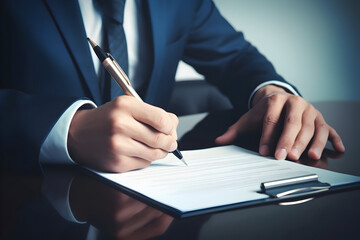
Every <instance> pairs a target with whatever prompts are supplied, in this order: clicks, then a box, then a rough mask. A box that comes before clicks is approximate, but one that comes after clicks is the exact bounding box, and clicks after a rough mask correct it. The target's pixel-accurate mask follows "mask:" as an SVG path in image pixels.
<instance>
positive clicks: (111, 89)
mask: <svg viewBox="0 0 360 240" xmlns="http://www.w3.org/2000/svg"><path fill="white" fill-rule="evenodd" d="M96 2H97V5H98V7H99V9H100V12H101V14H102V19H103V31H104V40H103V42H104V43H105V44H104V45H105V46H107V47H105V49H107V51H109V52H110V53H111V55H112V56H113V57H114V58H115V59H116V61H117V62H118V64H119V65H120V66H121V68H122V69H123V70H124V71H125V73H126V74H128V53H127V45H126V38H125V32H124V27H123V23H124V7H125V0H97V1H96ZM104 75H105V77H104V78H103V79H104V83H103V99H104V100H105V101H108V100H112V99H114V98H115V97H117V96H119V95H121V94H123V93H124V92H123V91H122V89H121V88H120V87H119V86H118V85H117V84H116V82H115V80H114V79H112V78H110V75H109V74H108V73H107V72H106V74H104Z"/></svg>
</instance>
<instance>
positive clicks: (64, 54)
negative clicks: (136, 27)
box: [0, 0, 284, 168]
mask: <svg viewBox="0 0 360 240" xmlns="http://www.w3.org/2000/svg"><path fill="white" fill-rule="evenodd" d="M3 4H4V6H1V9H2V10H1V11H2V13H1V17H2V19H1V24H2V33H3V32H5V34H4V35H3V34H2V37H1V38H3V39H2V40H5V42H4V43H2V44H1V53H2V61H3V62H2V64H1V79H0V80H1V83H0V88H1V89H0V108H1V124H0V128H1V142H0V144H1V155H2V158H3V159H8V160H7V162H8V163H10V165H11V166H15V167H16V168H18V167H27V168H38V166H39V165H38V163H37V159H38V154H39V150H40V147H41V145H42V143H43V141H44V139H45V138H46V136H47V135H48V133H49V131H50V130H51V128H52V127H53V125H54V124H55V123H56V121H57V120H58V119H59V117H60V116H61V114H62V113H63V112H64V111H65V110H66V109H67V108H68V107H69V106H70V105H71V104H72V103H73V102H74V101H76V100H77V99H79V98H88V99H91V100H93V101H94V102H95V103H96V104H98V105H101V104H102V102H101V96H100V91H99V89H98V82H97V81H98V80H97V77H96V74H95V70H94V67H93V63H92V58H91V55H90V49H89V46H88V42H87V40H86V33H85V29H84V24H83V21H82V17H81V12H80V8H79V5H78V1H77V0H69V1H62V0H31V1H28V0H16V1H12V0H8V1H5V2H4V3H3ZM143 4H144V5H145V6H146V7H145V12H144V13H143V14H145V16H146V17H147V19H148V24H149V27H150V28H151V35H152V39H150V40H151V41H152V46H153V49H152V56H153V62H152V72H151V76H150V79H148V84H147V90H146V91H145V92H144V93H143V96H142V97H143V98H144V100H145V101H146V102H147V103H150V104H153V105H156V106H160V107H165V106H166V103H167V102H168V100H169V97H170V94H171V90H172V87H173V83H174V76H175V72H176V69H177V65H178V62H179V60H183V61H185V62H187V63H188V64H190V65H191V66H193V67H194V68H195V69H196V70H197V71H198V72H199V73H201V74H203V75H204V76H205V78H206V80H207V81H209V82H210V83H212V84H214V85H215V86H218V88H219V89H220V90H221V91H222V92H223V93H224V94H225V95H227V96H228V97H229V98H230V100H231V102H232V103H233V105H234V106H235V107H237V108H246V105H247V101H248V98H249V95H250V94H251V92H252V91H253V90H254V88H255V87H256V86H258V85H259V84H260V83H262V82H264V81H268V80H279V81H284V80H283V79H282V78H281V77H280V76H279V75H278V74H277V73H276V72H275V70H274V68H273V67H272V65H271V63H270V62H269V61H268V60H266V58H265V57H264V56H262V55H261V54H260V53H259V52H258V51H257V50H256V48H255V47H253V46H252V45H251V44H249V43H248V42H247V41H246V40H245V39H244V37H243V35H242V33H239V32H236V31H235V30H234V29H233V28H232V27H231V26H230V24H229V23H228V22H227V21H226V20H225V19H224V18H223V17H222V16H221V15H220V13H219V12H218V10H217V9H216V7H215V6H214V4H213V3H212V2H211V1H210V0H172V1H168V0H147V1H146V0H144V1H143Z"/></svg>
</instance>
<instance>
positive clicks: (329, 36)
mask: <svg viewBox="0 0 360 240" xmlns="http://www.w3.org/2000/svg"><path fill="white" fill-rule="evenodd" d="M214 2H215V4H216V6H217V7H218V8H219V10H220V12H221V13H222V14H223V15H224V16H225V18H226V19H227V20H228V21H229V22H230V23H231V24H232V25H233V26H234V27H235V28H236V29H237V30H239V31H242V32H243V33H244V34H245V38H246V39H248V40H249V41H250V42H251V43H252V44H253V45H255V46H256V47H257V48H258V49H259V50H260V52H262V53H263V54H264V55H265V56H266V57H267V58H268V59H269V60H270V61H271V62H272V63H273V64H274V66H275V68H276V69H277V71H278V72H279V73H280V74H281V75H282V76H283V77H284V78H285V79H286V80H288V81H290V82H291V83H293V84H294V85H295V86H296V87H297V88H298V89H299V90H300V92H301V93H302V95H303V96H304V97H305V98H306V99H307V100H308V101H329V100H360V94H359V92H360V83H359V80H358V78H359V76H360V7H359V6H360V1H349V0H347V1H340V0H301V1H299V0H214ZM182 71H183V72H184V71H185V72H186V71H187V70H182ZM180 78H181V77H180ZM187 78H191V77H189V76H187Z"/></svg>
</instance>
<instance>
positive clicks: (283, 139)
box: [275, 98, 314, 160]
mask: <svg viewBox="0 0 360 240" xmlns="http://www.w3.org/2000/svg"><path fill="white" fill-rule="evenodd" d="M305 107H306V102H305V101H303V100H302V99H301V98H290V99H289V100H288V101H287V102H286V104H285V111H286V112H285V117H284V126H283V131H282V133H281V136H280V138H279V141H278V143H277V146H276V150H275V158H276V159H279V160H282V159H285V158H286V157H287V155H288V153H289V152H290V151H292V152H293V154H295V155H299V153H298V152H296V151H299V150H300V149H299V148H300V146H301V144H300V142H301V141H302V140H303V139H304V137H306V136H307V131H306V130H307V129H303V125H302V122H303V121H302V119H303V113H304V109H305ZM311 117H313V116H311ZM307 118H308V116H307ZM313 118H314V117H313ZM301 130H303V133H302V136H304V137H302V138H301V139H299V142H298V146H299V147H295V146H294V143H295V140H296V138H297V136H298V134H299V132H300V131H301ZM293 148H294V149H293ZM300 153H301V152H300Z"/></svg>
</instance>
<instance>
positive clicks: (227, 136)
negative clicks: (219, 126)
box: [215, 124, 238, 145]
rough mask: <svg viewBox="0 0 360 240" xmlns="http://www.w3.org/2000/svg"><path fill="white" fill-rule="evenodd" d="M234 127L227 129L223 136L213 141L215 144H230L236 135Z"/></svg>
mask: <svg viewBox="0 0 360 240" xmlns="http://www.w3.org/2000/svg"><path fill="white" fill-rule="evenodd" d="M234 125H235V124H234ZM234 125H232V126H231V127H229V128H228V130H227V131H226V132H225V133H224V134H222V135H221V136H219V137H217V138H216V139H215V143H216V144H218V145H226V144H230V143H231V142H233V141H234V140H235V139H236V137H237V135H238V132H237V129H236V128H235V127H234Z"/></svg>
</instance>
